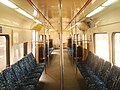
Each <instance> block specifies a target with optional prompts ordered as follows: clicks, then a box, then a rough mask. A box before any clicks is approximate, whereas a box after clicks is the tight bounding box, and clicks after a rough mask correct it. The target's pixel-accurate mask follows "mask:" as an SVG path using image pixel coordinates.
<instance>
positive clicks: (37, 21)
mask: <svg viewBox="0 0 120 90" xmlns="http://www.w3.org/2000/svg"><path fill="white" fill-rule="evenodd" d="M34 21H35V22H36V23H39V24H42V22H40V21H39V20H37V19H34Z"/></svg>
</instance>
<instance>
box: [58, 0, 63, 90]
mask: <svg viewBox="0 0 120 90" xmlns="http://www.w3.org/2000/svg"><path fill="white" fill-rule="evenodd" d="M61 1H62V0H59V26H60V28H59V29H60V90H64V60H63V44H62V2H61Z"/></svg>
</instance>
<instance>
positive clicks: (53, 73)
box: [37, 50, 87, 90]
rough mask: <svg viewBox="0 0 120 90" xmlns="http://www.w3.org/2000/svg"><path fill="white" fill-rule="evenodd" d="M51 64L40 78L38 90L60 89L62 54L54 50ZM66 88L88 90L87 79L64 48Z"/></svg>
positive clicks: (67, 89)
mask: <svg viewBox="0 0 120 90" xmlns="http://www.w3.org/2000/svg"><path fill="white" fill-rule="evenodd" d="M52 54H53V58H52V60H51V64H48V65H47V68H46V73H45V72H44V73H43V74H42V76H41V78H40V82H39V84H38V87H37V90H60V54H59V50H54V52H53V53H52ZM64 90H87V88H86V84H85V81H84V79H83V77H82V75H81V74H80V72H79V71H78V72H77V73H76V69H75V65H74V64H73V63H72V62H71V60H69V57H68V54H67V51H66V50H64Z"/></svg>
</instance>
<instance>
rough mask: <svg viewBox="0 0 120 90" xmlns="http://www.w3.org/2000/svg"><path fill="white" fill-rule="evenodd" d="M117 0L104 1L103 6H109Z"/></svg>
mask: <svg viewBox="0 0 120 90" xmlns="http://www.w3.org/2000/svg"><path fill="white" fill-rule="evenodd" d="M115 1H117V0H107V1H106V2H105V3H103V4H102V5H101V6H103V7H106V6H109V5H110V4H112V3H114V2H115Z"/></svg>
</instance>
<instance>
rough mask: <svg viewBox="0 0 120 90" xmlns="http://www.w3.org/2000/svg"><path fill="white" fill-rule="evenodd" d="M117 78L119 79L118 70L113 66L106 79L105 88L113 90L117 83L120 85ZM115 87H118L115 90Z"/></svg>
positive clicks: (119, 69)
mask: <svg viewBox="0 0 120 90" xmlns="http://www.w3.org/2000/svg"><path fill="white" fill-rule="evenodd" d="M119 77H120V68H119V67H117V66H115V65H113V66H112V69H111V71H110V74H109V76H108V78H107V81H106V86H107V88H108V89H110V90H111V89H112V90H114V88H115V84H116V83H117V84H118V83H119V85H120V82H119ZM117 87H118V85H117V86H116V88H117ZM119 89H120V88H119ZM115 90H116V89H115Z"/></svg>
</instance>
